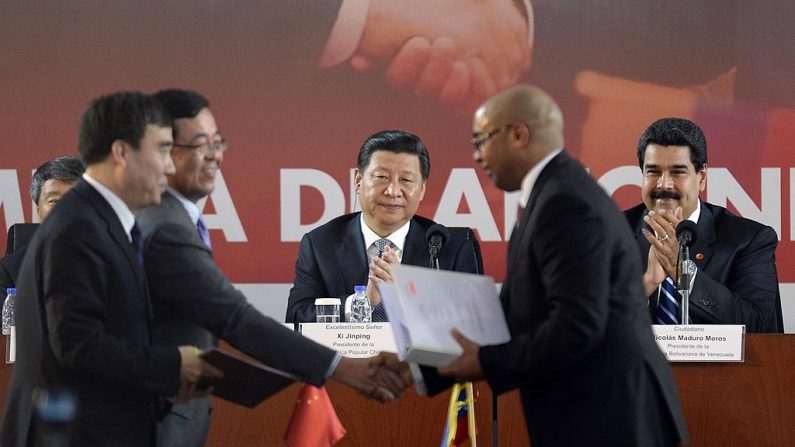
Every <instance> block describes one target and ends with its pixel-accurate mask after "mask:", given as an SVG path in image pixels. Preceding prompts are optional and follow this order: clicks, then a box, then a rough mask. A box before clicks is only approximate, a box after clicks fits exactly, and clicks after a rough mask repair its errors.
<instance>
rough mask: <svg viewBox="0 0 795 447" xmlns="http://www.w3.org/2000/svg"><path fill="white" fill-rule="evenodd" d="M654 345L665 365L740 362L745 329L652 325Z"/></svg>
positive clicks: (735, 327)
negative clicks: (666, 363)
mask: <svg viewBox="0 0 795 447" xmlns="http://www.w3.org/2000/svg"><path fill="white" fill-rule="evenodd" d="M652 331H653V332H654V338H655V340H657V345H659V346H660V349H662V352H663V354H665V357H666V358H667V359H668V361H669V362H742V361H744V360H745V357H744V354H745V325H743V324H688V325H685V326H683V325H662V324H659V325H658V324H654V325H652Z"/></svg>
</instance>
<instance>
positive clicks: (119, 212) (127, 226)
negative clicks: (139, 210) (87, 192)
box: [83, 172, 135, 242]
mask: <svg viewBox="0 0 795 447" xmlns="http://www.w3.org/2000/svg"><path fill="white" fill-rule="evenodd" d="M83 180H85V181H86V182H88V184H89V185H91V186H93V187H94V189H96V190H97V192H98V193H99V194H100V195H101V196H102V197H104V198H105V201H106V202H108V204H109V205H110V207H111V208H112V209H113V212H114V213H115V214H116V217H117V218H118V219H119V222H120V223H121V227H122V228H124V234H126V235H127V239H128V240H129V241H130V242H132V237H131V236H130V230H132V227H133V225H135V215H134V214H133V213H132V211H130V207H128V206H127V204H126V203H124V200H122V199H121V198H120V197H119V196H117V195H116V194H114V193H113V191H111V190H110V189H109V188H108V187H107V186H105V185H103V184H102V183H100V182H99V180H97V179H95V178H94V177H91V176H90V175H88V173H87V172H84V173H83Z"/></svg>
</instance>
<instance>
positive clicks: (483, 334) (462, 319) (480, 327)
mask: <svg viewBox="0 0 795 447" xmlns="http://www.w3.org/2000/svg"><path fill="white" fill-rule="evenodd" d="M392 276H393V278H394V280H395V281H394V283H393V284H380V285H379V286H378V290H379V291H380V292H381V297H382V299H383V302H384V307H385V308H386V312H387V315H388V316H389V321H390V322H391V323H392V332H393V334H394V336H395V344H396V345H397V350H398V356H399V357H400V359H401V360H405V361H409V362H416V363H419V364H423V365H429V366H437V367H438V366H445V365H447V364H449V363H451V362H452V361H453V360H455V359H456V358H458V357H459V356H460V355H461V353H462V352H463V351H462V349H461V346H460V345H459V344H458V343H457V342H456V341H455V340H454V339H453V337H452V336H451V335H450V331H451V330H452V329H453V328H457V329H458V330H459V331H460V332H461V333H462V334H464V335H465V336H466V337H467V338H469V339H471V340H473V341H475V342H476V343H478V344H479V345H493V344H500V343H505V342H507V341H509V340H510V338H511V335H510V333H509V331H508V325H507V324H506V322H505V315H504V314H503V311H502V306H501V305H500V299H499V297H498V296H497V289H496V287H495V286H494V280H493V279H492V278H491V277H488V276H481V275H474V274H469V273H459V272H450V271H446V270H433V269H429V268H423V267H415V266H410V265H394V266H392Z"/></svg>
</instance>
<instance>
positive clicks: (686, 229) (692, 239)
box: [676, 220, 698, 247]
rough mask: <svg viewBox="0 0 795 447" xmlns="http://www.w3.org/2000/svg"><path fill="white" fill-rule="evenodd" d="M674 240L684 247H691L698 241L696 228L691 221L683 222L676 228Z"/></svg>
mask: <svg viewBox="0 0 795 447" xmlns="http://www.w3.org/2000/svg"><path fill="white" fill-rule="evenodd" d="M676 239H677V240H678V241H679V244H680V245H682V246H684V247H692V246H693V245H695V243H696V241H697V240H698V227H697V226H696V223H695V222H693V221H692V220H683V221H681V222H679V225H677V226H676Z"/></svg>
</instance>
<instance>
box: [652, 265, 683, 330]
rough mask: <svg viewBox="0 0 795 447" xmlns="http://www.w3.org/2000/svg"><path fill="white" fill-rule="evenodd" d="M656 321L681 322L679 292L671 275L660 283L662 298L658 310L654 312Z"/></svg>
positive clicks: (665, 322)
mask: <svg viewBox="0 0 795 447" xmlns="http://www.w3.org/2000/svg"><path fill="white" fill-rule="evenodd" d="M654 323H656V324H679V292H677V291H676V286H675V285H674V281H673V279H671V277H670V276H669V277H667V278H665V281H663V282H662V284H660V298H659V300H658V303H657V311H656V312H655V313H654Z"/></svg>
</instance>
